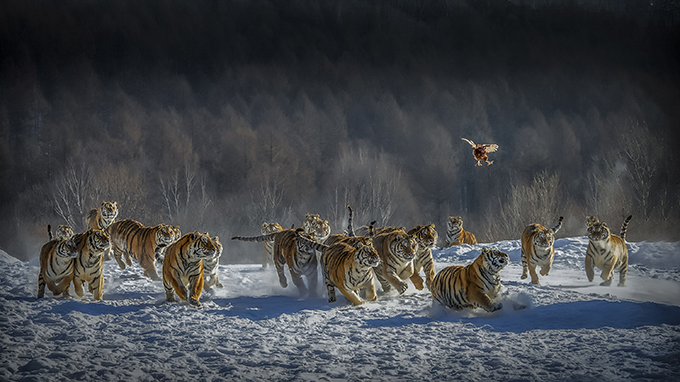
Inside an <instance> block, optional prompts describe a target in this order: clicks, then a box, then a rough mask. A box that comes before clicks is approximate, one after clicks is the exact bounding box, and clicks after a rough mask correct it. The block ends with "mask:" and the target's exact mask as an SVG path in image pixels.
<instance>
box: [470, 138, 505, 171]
mask: <svg viewBox="0 0 680 382" xmlns="http://www.w3.org/2000/svg"><path fill="white" fill-rule="evenodd" d="M461 139H462V140H464V141H465V142H467V143H469V144H470V146H472V148H473V150H472V155H473V156H474V157H475V159H476V160H477V164H476V165H475V166H481V165H482V163H481V162H482V161H485V162H486V165H487V166H489V165H491V163H493V161H490V160H489V157H488V156H487V155H486V154H488V153H492V152H494V151H496V150H498V145H497V144H495V143H491V144H475V142H472V141H471V140H469V139H465V138H461Z"/></svg>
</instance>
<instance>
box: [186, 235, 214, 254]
mask: <svg viewBox="0 0 680 382" xmlns="http://www.w3.org/2000/svg"><path fill="white" fill-rule="evenodd" d="M189 235H190V236H189V243H190V244H189V246H190V248H189V251H188V252H187V253H188V255H189V258H190V259H193V260H203V259H208V258H211V257H214V256H215V255H216V254H217V251H218V249H217V247H216V246H215V243H213V241H212V240H211V239H210V235H209V234H208V233H207V232H206V233H200V232H192V233H191V234H189Z"/></svg>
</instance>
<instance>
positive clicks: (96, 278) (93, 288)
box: [73, 229, 110, 300]
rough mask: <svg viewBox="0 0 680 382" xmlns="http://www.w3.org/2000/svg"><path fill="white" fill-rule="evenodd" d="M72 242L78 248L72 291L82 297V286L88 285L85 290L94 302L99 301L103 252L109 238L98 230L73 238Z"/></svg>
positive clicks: (107, 247) (102, 277)
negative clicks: (90, 294)
mask: <svg viewBox="0 0 680 382" xmlns="http://www.w3.org/2000/svg"><path fill="white" fill-rule="evenodd" d="M73 242H74V243H76V245H77V246H78V257H76V260H75V267H74V272H73V289H74V290H75V292H76V294H77V295H78V297H83V295H84V293H83V286H84V285H85V282H87V283H88V285H87V290H88V291H89V292H90V293H92V295H93V296H94V299H95V300H101V299H102V297H103V296H102V294H103V292H104V275H103V274H102V267H103V265H104V252H105V251H108V249H109V246H110V242H109V237H108V236H106V234H105V233H104V232H103V231H101V230H98V229H90V230H88V231H87V232H83V233H79V234H77V235H75V236H73Z"/></svg>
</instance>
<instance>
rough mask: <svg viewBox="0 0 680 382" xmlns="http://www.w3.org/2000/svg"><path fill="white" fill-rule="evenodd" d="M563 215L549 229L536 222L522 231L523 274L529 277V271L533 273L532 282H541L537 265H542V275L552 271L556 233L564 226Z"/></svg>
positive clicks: (530, 273) (524, 277)
mask: <svg viewBox="0 0 680 382" xmlns="http://www.w3.org/2000/svg"><path fill="white" fill-rule="evenodd" d="M562 220H564V217H563V216H560V219H559V221H558V222H557V224H556V225H555V226H554V227H553V228H551V229H547V228H545V227H544V226H542V225H540V224H538V223H535V224H530V225H528V226H527V227H526V228H524V231H522V240H521V241H522V276H521V279H522V280H524V279H526V278H527V273H528V274H529V275H531V283H532V284H537V285H539V284H541V283H540V282H539V281H538V275H537V274H536V267H537V266H540V267H541V275H542V276H547V275H548V273H549V272H550V267H551V266H552V263H553V260H554V259H555V246H554V244H555V234H556V233H557V231H559V230H560V228H562Z"/></svg>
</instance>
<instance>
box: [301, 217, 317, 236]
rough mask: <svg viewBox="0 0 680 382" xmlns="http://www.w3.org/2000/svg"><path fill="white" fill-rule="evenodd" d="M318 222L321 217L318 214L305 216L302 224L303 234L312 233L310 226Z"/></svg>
mask: <svg viewBox="0 0 680 382" xmlns="http://www.w3.org/2000/svg"><path fill="white" fill-rule="evenodd" d="M318 220H321V217H320V216H319V215H318V214H307V215H306V216H305V220H304V221H303V222H302V228H304V230H305V232H307V233H310V232H311V231H312V226H313V225H314V223H315V222H316V221H318Z"/></svg>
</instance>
